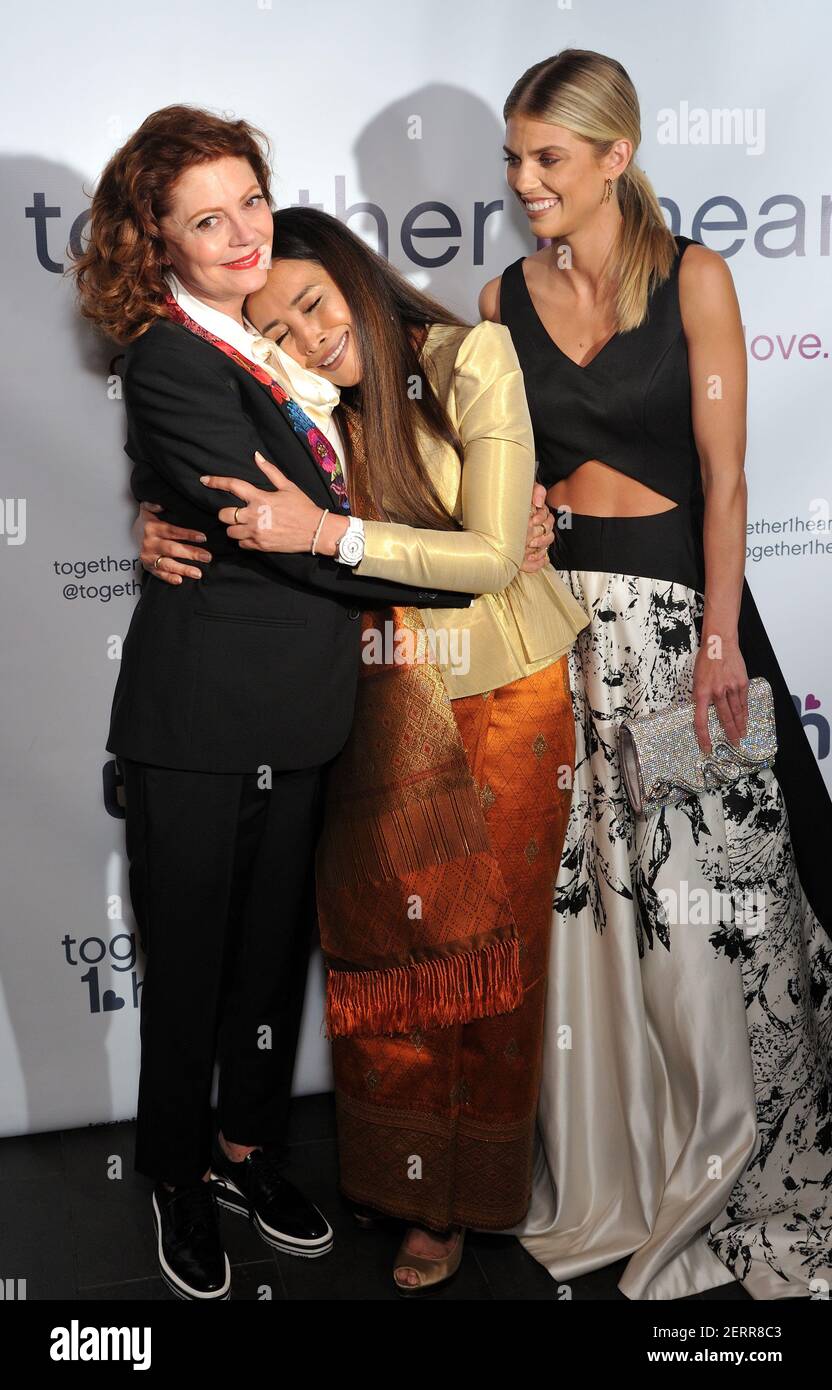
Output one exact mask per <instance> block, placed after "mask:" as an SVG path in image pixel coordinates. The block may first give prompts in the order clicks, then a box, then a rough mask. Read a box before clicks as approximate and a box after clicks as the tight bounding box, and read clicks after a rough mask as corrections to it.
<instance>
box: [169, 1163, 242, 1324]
mask: <svg viewBox="0 0 832 1390" xmlns="http://www.w3.org/2000/svg"><path fill="white" fill-rule="evenodd" d="M152 1203H153V1224H154V1226H155V1227H156V1238H157V1241H158V1255H159V1270H160V1272H161V1275H162V1278H163V1279H164V1281H165V1283H166V1284H167V1286H168V1288H169V1289H171V1290H172V1291H173V1293H175V1294H176V1295H177V1297H178V1298H185V1299H189V1300H198V1301H199V1300H203V1299H213V1298H230V1296H231V1266H230V1264H229V1263H228V1256H227V1255H226V1253H225V1250H224V1248H223V1243H222V1237H221V1235H220V1222H219V1212H218V1211H217V1199H216V1193H215V1191H214V1188H213V1185H212V1184H211V1183H210V1182H202V1181H200V1182H196V1183H192V1184H189V1185H188V1186H185V1187H174V1189H173V1191H172V1192H170V1191H168V1189H167V1188H166V1187H165V1185H164V1183H161V1182H157V1183H156V1185H155V1186H154V1188H153V1198H152Z"/></svg>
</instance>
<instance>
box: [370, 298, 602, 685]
mask: <svg viewBox="0 0 832 1390" xmlns="http://www.w3.org/2000/svg"><path fill="white" fill-rule="evenodd" d="M422 362H423V364H424V367H425V370H426V372H427V373H428V374H429V376H430V379H431V382H432V384H433V386H434V389H435V390H436V391H437V393H438V396H439V399H440V400H441V401H442V403H443V405H444V406H445V409H446V410H447V412H448V416H449V418H450V420H451V422H452V424H453V425H454V426H455V428H456V430H457V432H458V434H459V437H460V439H461V440H462V444H463V446H464V454H465V457H464V463H462V464H461V463H460V461H459V458H458V456H457V454H456V452H455V450H454V449H452V448H451V446H450V445H448V444H443V443H442V442H441V441H437V440H433V439H429V438H427V437H426V438H425V441H424V450H423V457H424V459H425V462H426V465H427V467H428V468H429V470H430V473H431V477H432V479H433V481H434V484H435V486H436V489H437V491H438V493H439V495H440V496H441V498H442V500H443V502H444V503H445V505H446V506H447V508H448V510H449V511H450V512H452V514H453V515H454V516H455V517H456V518H457V519H458V520H459V521H461V523H462V525H463V526H464V528H465V529H464V531H430V530H424V529H421V528H419V527H415V526H406V525H403V524H400V523H398V522H386V521H365V522H364V535H365V549H364V555H363V557H362V559H361V561H360V563H359V564H358V565H356V567H355V573H356V574H366V575H369V576H371V577H373V578H382V579H394V580H400V581H401V582H402V583H405V584H414V585H418V586H419V587H420V588H430V587H436V588H448V589H457V590H460V591H462V592H465V593H472V594H478V595H479V597H478V598H475V599H474V601H473V603H472V604H471V607H470V608H426V609H420V612H421V615H422V618H423V621H424V623H425V626H426V627H427V628H428V629H429V636H430V630H431V629H432V630H433V631H434V632H437V630H441V631H442V632H443V633H444V634H448V633H454V634H455V637H454V642H455V645H454V644H453V643H452V644H449V643H448V641H447V640H444V641H443V640H442V638H440V637H439V636H437V638H436V640H435V642H434V644H433V646H434V652H435V659H436V661H437V664H438V665H439V666H440V668H441V670H442V675H443V679H444V681H445V685H446V688H447V691H448V694H449V695H450V696H451V698H452V699H458V698H459V697H460V696H464V695H480V694H484V693H485V692H486V691H489V690H496V689H497V688H498V687H499V686H501V685H508V684H509V683H510V682H511V681H514V680H518V679H519V678H520V677H521V676H527V675H531V673H532V672H533V671H538V670H541V669H542V668H543V667H544V666H548V665H551V663H552V662H555V661H557V660H558V659H559V658H560V657H561V656H562V655H563V653H564V652H566V651H568V649H569V647H571V645H572V643H573V642H574V640H575V637H576V636H577V634H578V633H579V632H580V631H581V629H582V628H584V627H586V626H587V624H588V623H589V618H588V616H587V614H586V613H585V612H584V610H583V609H582V608H581V606H580V605H579V604H578V603H577V602H576V600H575V599H574V597H573V596H572V594H571V593H570V591H569V590H568V589H567V588H566V586H565V585H564V584H563V583H562V581H561V580H560V579H559V578H558V576H557V574H556V573H555V571H554V569H553V568H552V566H551V565H546V566H545V567H544V568H543V569H542V570H539V571H538V572H537V573H536V574H525V573H524V572H522V571H521V569H520V566H521V564H522V563H523V558H524V554H525V546H526V532H527V529H528V521H529V510H530V507H531V497H532V486H533V483H534V472H535V457H534V438H533V434H532V425H531V419H530V417H529V408H528V405H527V402H526V394H525V390H524V387H523V374H522V372H521V370H520V364H519V362H518V360H517V354H516V352H515V349H514V344H513V343H512V341H511V335H510V333H509V330H508V329H507V328H506V327H505V326H504V325H503V324H498V323H491V322H483V323H478V324H477V325H476V326H475V327H474V328H470V329H469V328H458V327H455V326H453V325H446V324H433V325H432V326H431V328H430V330H429V332H428V334H427V337H426V339H425V343H424V347H423V349H422ZM382 503H383V504H384V506H385V510H388V509H389V508H390V507H392V506H394V504H393V503H392V500H391V499H389V498H388V497H386V496H385V497H383V498H382ZM459 630H462V631H461V632H460V631H459ZM466 631H467V633H468V637H467V638H463V637H462V633H464V632H466ZM463 642H464V643H465V647H464V648H463V646H462V643H463ZM466 649H467V653H468V660H467V662H464V661H461V660H460V659H459V653H460V651H461V650H466ZM432 654H433V653H432ZM466 666H467V669H465V668H466Z"/></svg>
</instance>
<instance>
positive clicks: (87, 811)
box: [0, 0, 832, 1134]
mask: <svg viewBox="0 0 832 1390" xmlns="http://www.w3.org/2000/svg"><path fill="white" fill-rule="evenodd" d="M4 39H5V48H6V54H7V58H6V63H5V65H4V66H5V72H4V83H3V90H2V93H0V109H2V115H3V119H2V122H0V146H1V147H2V198H1V199H0V222H2V233H3V236H2V245H3V248H4V253H3V259H2V264H1V265H0V275H2V282H3V303H4V306H5V309H6V326H5V332H4V334H3V338H2V343H0V356H1V357H2V389H3V394H4V401H3V420H4V425H5V433H4V440H3V450H2V465H3V475H2V488H0V491H2V494H3V496H2V499H0V500H1V501H2V511H0V523H2V525H1V526H0V567H2V581H3V589H2V592H3V595H4V619H5V622H4V630H3V642H2V648H0V650H1V651H2V656H3V667H4V671H3V684H2V691H3V701H4V704H3V720H2V752H1V753H0V757H1V758H2V778H1V779H0V782H1V783H2V789H1V790H0V797H1V798H2V810H3V833H2V837H1V839H2V850H0V853H2V856H3V863H2V884H3V893H2V936H0V1057H2V1075H0V1134H15V1133H25V1132H29V1131H37V1130H43V1129H51V1128H56V1127H59V1126H64V1125H71V1124H84V1123H88V1122H95V1121H105V1120H112V1119H122V1118H126V1117H130V1116H132V1115H134V1114H135V1100H136V1082H137V1063H138V1008H137V1003H138V998H139V993H138V991H139V988H140V980H141V967H140V962H136V960H135V928H134V923H133V919H132V916H131V913H130V905H129V895H128V892H127V875H126V863H125V856H124V833H123V832H124V823H123V819H121V818H120V816H119V808H118V805H117V802H116V801H115V800H114V797H113V794H112V789H111V778H112V760H111V758H110V757H109V755H108V754H107V753H106V751H105V748H104V742H105V739H106V735H107V727H108V718H109V710H110V701H111V697H112V690H113V686H114V683H115V679H116V671H117V662H116V659H115V655H116V653H115V652H114V646H115V644H114V641H113V639H114V638H117V637H119V636H123V634H124V633H125V632H126V630H127V626H128V623H129V618H130V612H131V608H132V605H133V603H134V601H135V596H136V594H137V592H138V568H137V560H136V555H135V546H134V544H133V542H132V540H131V536H130V527H131V524H132V522H133V520H134V516H135V507H134V505H132V503H131V499H130V497H129V494H128V490H127V480H128V466H127V459H126V457H125V455H124V454H123V453H122V443H123V437H124V427H123V408H122V405H121V403H120V399H119V379H118V365H119V364H118V360H117V349H115V348H113V349H112V350H110V351H107V350H106V349H102V348H101V346H100V345H99V344H98V343H97V342H96V341H95V339H94V337H93V335H92V334H91V332H89V331H88V330H87V328H86V327H85V326H84V325H83V324H82V323H81V321H80V319H79V317H78V316H77V314H76V312H75V310H74V305H73V291H72V285H71V282H70V281H69V280H68V279H66V278H64V277H63V276H62V274H61V271H62V268H63V267H64V266H65V264H66V255H65V247H66V245H67V242H68V241H69V240H70V238H71V237H72V236H77V235H78V224H77V219H79V218H81V219H83V214H84V210H85V208H86V207H87V201H88V199H87V195H88V192H89V190H90V189H91V188H92V186H93V183H94V180H95V178H96V177H97V175H98V173H99V171H100V169H101V168H102V166H103V165H104V163H105V162H106V160H107V158H108V157H109V155H110V154H111V153H112V151H113V149H114V148H115V147H116V146H117V145H118V144H120V143H121V142H122V140H123V139H125V138H126V137H127V136H128V135H129V134H130V133H131V132H132V131H133V130H134V129H135V128H136V126H138V125H139V124H140V122H141V121H142V119H143V118H144V117H145V116H146V115H147V114H148V113H149V112H150V111H152V110H154V109H155V108H157V107H160V106H164V105H167V104H169V103H171V102H180V101H181V102H191V103H195V104H199V105H204V106H208V107H211V108H212V109H214V110H217V111H223V112H228V113H231V112H233V113H234V114H235V115H239V116H245V117H247V118H248V119H250V120H252V121H253V122H255V123H256V124H258V125H260V126H262V127H263V128H264V129H265V130H266V131H267V132H268V133H269V135H270V136H271V137H272V139H273V148H274V163H275V170H276V178H275V184H274V189H275V195H276V199H277V203H278V205H285V204H288V203H297V202H304V201H308V202H311V203H314V204H317V205H320V206H322V207H324V208H325V209H326V210H327V211H329V212H333V213H336V214H337V215H339V216H341V217H349V219H350V225H351V226H352V227H353V229H354V230H356V231H358V232H360V233H361V234H362V235H365V236H366V237H367V239H368V241H369V242H370V243H371V244H372V245H374V246H378V245H379V240H380V242H381V247H382V249H384V250H386V251H387V253H388V254H389V255H390V257H391V259H392V260H393V262H394V263H395V264H396V265H397V266H398V267H399V268H401V269H403V270H405V271H406V272H408V273H410V274H412V275H413V276H414V279H415V281H416V283H418V284H420V285H421V286H423V287H428V286H429V287H430V289H431V290H432V291H433V292H434V293H435V294H436V295H437V296H438V297H440V298H442V299H444V300H445V301H447V302H448V303H449V304H451V305H452V306H453V307H454V308H456V309H457V310H459V311H462V312H463V313H464V314H465V315H466V316H467V317H469V318H471V319H472V320H475V319H476V317H477V315H476V295H477V292H478V290H479V288H480V286H481V285H482V284H483V283H484V282H485V281H486V280H487V279H489V278H491V277H492V276H493V275H495V274H498V273H499V272H500V271H501V270H502V269H503V268H504V267H505V266H506V265H507V264H509V262H511V261H513V260H514V259H516V257H517V256H518V255H520V254H521V253H522V252H523V250H524V249H533V243H532V242H531V240H530V238H529V235H528V232H527V230H526V224H525V219H524V218H523V217H522V215H520V214H519V213H518V211H517V210H515V208H514V207H513V206H512V205H511V203H510V199H509V197H508V196H507V190H506V186H505V182H504V168H503V165H502V162H501V154H502V152H501V146H502V141H503V126H502V121H501V117H500V112H501V109H502V104H503V101H504V99H505V97H506V95H507V93H508V91H509V89H510V87H511V86H512V84H513V83H514V81H515V80H516V78H517V77H518V76H519V75H520V73H521V72H523V71H524V70H525V68H526V67H528V66H529V65H530V64H531V63H533V62H536V61H537V60H539V59H541V58H544V57H546V56H548V55H549V54H552V53H555V52H557V51H558V50H559V49H561V48H564V47H567V46H569V45H574V46H578V47H583V48H592V49H598V50H600V51H602V52H606V53H610V54H612V55H614V56H615V57H617V58H618V59H620V61H622V62H623V63H624V65H625V67H626V68H627V70H628V71H629V73H630V75H631V77H632V78H633V81H634V82H635V84H636V87H637V89H638V91H639V94H640V97H641V103H642V116H643V131H644V138H643V143H642V148H641V152H640V156H639V161H640V163H641V165H642V167H643V168H645V169H646V171H647V172H648V173H649V175H650V176H651V178H652V179H653V182H654V184H655V186H656V188H657V191H658V192H659V194H660V196H661V197H662V199H663V202H664V205H665V208H666V211H667V215H668V217H669V218H670V219H672V221H673V230H674V231H677V232H682V233H684V234H686V235H693V236H694V237H697V238H699V239H701V240H703V241H705V242H706V244H708V245H710V246H712V247H714V248H716V249H717V250H720V251H722V252H723V253H726V254H729V264H730V266H731V269H732V271H733V274H734V277H735V281H736V285H737V290H738V293H739V298H740V304H741V306H742V310H743V322H744V323H745V325H746V327H747V341H748V344H749V350H750V358H751V360H750V422H749V447H748V475H749V482H750V506H749V526H750V535H749V560H748V576H749V582H750V584H751V588H752V591H753V592H754V594H755V597H756V599H757V603H758V605H759V607H760V609H761V612H762V614H763V617H764V620H765V622H766V624H767V627H768V630H769V633H770V635H771V638H772V641H773V643H774V646H775V650H776V651H777V653H778V656H779V659H780V663H781V665H782V667H783V669H784V672H785V674H786V677H787V680H788V682H789V688H790V690H791V691H792V692H793V695H794V696H795V698H796V699H797V700H799V702H800V708H801V711H802V712H803V713H804V715H805V718H806V720H807V723H808V724H809V725H810V726H811V728H810V737H811V739H812V742H813V746H814V748H815V750H816V753H817V754H818V756H819V757H820V759H821V766H822V767H823V769H824V772H825V775H826V776H827V778H829V777H830V768H832V760H830V757H829V723H828V719H829V706H830V702H832V656H830V651H829V638H830V629H831V628H832V624H831V623H830V617H829V576H830V557H831V556H832V535H830V532H829V527H828V521H826V522H825V518H826V516H827V515H828V512H827V511H826V510H825V508H827V507H828V503H827V502H826V501H825V500H824V499H827V498H828V497H829V495H830V476H829V448H828V429H827V421H828V403H829V396H830V385H829V383H830V368H829V353H828V347H829V343H830V339H832V324H830V295H829V254H830V213H831V212H832V201H831V200H830V192H832V190H831V189H830V183H829V179H830V172H829V169H830V166H829V160H828V157H827V156H828V150H827V146H828V139H827V130H828V104H827V96H826V91H827V88H826V83H825V80H824V79H825V78H826V63H827V60H828V53H829V51H830V47H832V11H830V8H829V6H828V4H827V3H826V0H802V2H800V0H798V3H794V2H793V3H792V5H791V6H790V7H788V8H786V7H784V6H782V5H781V4H779V3H778V4H774V3H768V0H732V2H731V3H727V4H726V3H725V0H698V3H697V4H696V5H695V6H693V5H691V4H690V3H689V0H685V3H681V0H638V3H636V4H633V5H621V4H620V3H617V0H596V2H595V3H589V0H587V3H581V0H575V3H574V4H571V5H569V4H566V3H558V0H513V3H512V4H510V5H509V4H495V3H493V2H492V0H454V3H451V4H449V3H448V0H419V3H418V4H414V5H410V4H398V5H397V4H395V3H391V0H358V3H353V4H350V5H345V4H343V3H340V0H339V3H335V0H316V3H315V4H287V3H283V0H272V3H268V0H143V2H142V3H141V4H140V5H137V6H132V7H129V8H128V7H117V6H113V5H112V4H110V3H105V0H76V3H75V4H74V5H73V6H70V7H66V6H64V5H59V4H58V3H57V0H44V3H41V4H40V5H22V4H19V3H18V4H16V5H14V6H13V7H10V8H9V9H8V10H7V11H6V13H5V18H4ZM725 110H730V111H734V112H736V113H737V123H736V125H735V126H734V125H733V122H732V128H731V130H730V131H728V132H723V131H722V129H721V123H720V117H719V114H718V113H719V112H720V111H725ZM715 113H716V114H715ZM414 118H418V119H415V120H414ZM414 135H416V136H418V137H419V138H413V137H414ZM362 203H363V204H370V205H371V208H370V211H368V212H361V211H356V210H355V205H356V204H362ZM421 204H439V205H440V206H438V207H436V206H434V207H428V208H426V209H425V208H420V205H421ZM492 204H493V206H489V205H492ZM428 228H438V229H440V230H442V229H444V234H443V235H439V236H432V237H426V236H420V235H419V234H418V233H419V232H420V231H424V230H425V229H428ZM431 261H433V262H434V264H430V263H429V262H431ZM426 262H428V264H426ZM440 262H441V263H440ZM824 526H825V529H824ZM797 547H802V550H798V549H797ZM320 1017H321V974H320V968H319V967H316V969H315V971H314V972H313V977H312V980H311V982H310V991H309V997H308V999H307V1010H306V1017H305V1024H304V1036H303V1040H302V1047H301V1055H300V1059H299V1065H298V1071H297V1075H296V1079H295V1089H296V1091H297V1092H307V1091H315V1090H320V1089H327V1088H328V1086H329V1084H330V1083H329V1067H328V1057H327V1048H326V1044H325V1042H324V1040H323V1039H322V1038H321V1036H320Z"/></svg>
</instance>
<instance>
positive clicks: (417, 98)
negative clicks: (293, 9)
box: [336, 83, 536, 323]
mask: <svg viewBox="0 0 832 1390" xmlns="http://www.w3.org/2000/svg"><path fill="white" fill-rule="evenodd" d="M504 138H505V130H504V126H503V122H502V118H501V115H500V113H499V111H495V110H494V109H492V107H490V106H489V105H488V104H487V103H486V102H485V101H483V99H482V97H480V96H477V95H475V94H474V93H472V92H467V91H465V90H464V89H463V88H461V87H451V86H446V85H444V84H441V83H429V84H428V85H427V86H424V87H419V88H417V89H416V90H415V91H413V92H409V93H407V94H406V95H405V96H403V97H400V98H399V99H398V100H397V101H395V102H392V103H391V104H390V105H388V106H386V107H384V109H383V110H381V111H379V113H378V114H377V115H376V116H375V117H374V118H373V120H372V121H370V122H369V123H368V124H367V125H366V126H365V127H364V129H363V130H362V131H361V133H360V135H359V136H358V138H357V139H356V141H355V144H354V146H353V154H354V157H355V161H356V168H357V181H358V187H359V188H360V189H361V190H362V196H361V197H356V198H355V199H354V200H351V203H350V204H346V199H345V198H344V196H343V192H342V194H341V199H340V201H341V203H342V204H345V206H342V207H338V208H337V209H336V211H337V215H338V216H340V217H341V218H342V219H343V218H344V217H345V214H346V213H348V212H349V211H350V208H351V207H352V209H353V210H354V214H353V215H352V216H351V217H350V219H349V221H350V226H351V228H352V229H353V231H356V232H358V233H360V234H361V235H362V236H364V237H365V238H366V239H367V241H368V242H369V243H370V245H371V246H374V247H375V248H376V249H378V250H379V251H380V252H381V253H382V254H386V255H387V256H388V257H389V259H390V261H391V262H392V264H393V265H395V266H396V268H397V269H398V270H401V271H402V272H403V273H405V274H406V275H407V276H408V277H409V278H410V279H411V280H412V281H413V283H414V284H416V285H417V286H418V288H419V289H422V290H425V291H426V292H427V293H429V294H432V295H434V296H435V297H436V298H437V299H439V300H441V301H442V302H443V303H445V304H447V305H448V306H449V307H450V308H452V309H454V310H455V311H456V312H457V313H459V314H461V315H462V316H463V317H464V318H466V319H468V320H470V322H472V323H476V322H477V321H478V319H479V313H478V311H477V297H478V295H479V292H480V290H481V289H482V287H483V285H484V284H485V283H486V281H487V280H490V279H492V278H493V277H494V276H495V275H499V274H500V273H501V272H502V271H503V270H504V269H505V267H506V266H507V265H510V264H511V262H512V261H515V260H516V259H517V257H518V256H520V255H523V254H524V253H525V254H527V255H528V254H529V253H530V252H532V251H534V249H535V246H536V243H535V240H534V238H533V237H532V236H531V235H530V233H529V230H528V223H527V220H526V217H525V215H524V213H523V212H522V210H521V208H520V206H519V203H518V201H517V199H516V198H515V197H514V195H513V194H512V192H511V190H510V189H509V187H508V185H507V183H506V178H505V165H504V163H503V148H502V147H503V140H504ZM341 187H342V189H343V185H342V186H341ZM366 204H369V205H370V206H369V208H368V209H367V210H366V211H363V212H358V211H357V210H355V209H358V208H362V207H363V206H366Z"/></svg>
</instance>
